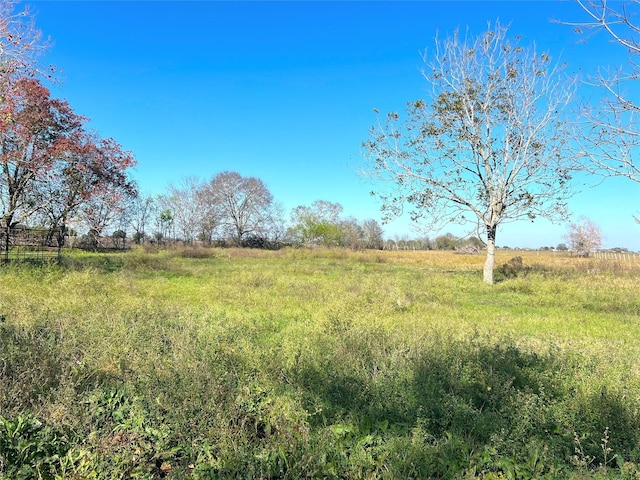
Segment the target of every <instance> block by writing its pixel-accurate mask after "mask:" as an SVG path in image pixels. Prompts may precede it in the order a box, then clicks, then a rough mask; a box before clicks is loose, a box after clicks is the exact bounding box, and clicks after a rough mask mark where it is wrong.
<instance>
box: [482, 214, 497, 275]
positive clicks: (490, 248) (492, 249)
mask: <svg viewBox="0 0 640 480" xmlns="http://www.w3.org/2000/svg"><path fill="white" fill-rule="evenodd" d="M495 262H496V226H495V225H491V226H490V225H487V258H486V260H485V261H484V269H483V270H482V280H483V281H484V283H486V284H487V285H493V266H494V264H495Z"/></svg>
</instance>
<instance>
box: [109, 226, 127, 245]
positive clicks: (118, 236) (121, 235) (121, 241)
mask: <svg viewBox="0 0 640 480" xmlns="http://www.w3.org/2000/svg"><path fill="white" fill-rule="evenodd" d="M111 239H112V240H113V248H116V249H120V250H124V249H125V248H126V246H127V244H126V239H127V232H125V231H124V230H115V231H114V232H113V233H112V234H111Z"/></svg>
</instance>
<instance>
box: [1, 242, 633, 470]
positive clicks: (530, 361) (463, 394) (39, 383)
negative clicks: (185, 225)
mask: <svg viewBox="0 0 640 480" xmlns="http://www.w3.org/2000/svg"><path fill="white" fill-rule="evenodd" d="M515 257H519V258H515ZM482 261H483V258H481V256H470V255H455V254H453V253H441V252H348V251H346V250H302V249H301V250H295V249H291V250H282V251H276V252H267V251H259V250H248V249H238V250H234V249H225V250H222V249H209V250H197V249H183V250H179V249H176V250H170V251H152V250H150V251H144V250H142V249H139V250H134V251H132V252H128V253H124V254H117V255H116V254H90V255H89V254H82V255H80V254H78V255H75V256H73V257H70V258H66V259H65V261H64V263H63V265H40V266H33V265H19V264H9V265H4V266H3V267H2V268H1V269H0V478H7V479H31V478H41V479H118V478H123V479H124V478H142V479H159V478H175V479H182V478H194V479H214V478H261V479H268V478H271V479H275V478H280V479H285V478H290V479H298V478H328V479H330V478H336V479H338V478H340V479H345V478H346V479H374V478H381V479H398V478H402V479H409V478H416V479H417V478H460V479H471V478H485V479H516V478H517V479H520V478H523V479H525V478H554V479H555V478H572V479H585V478H625V479H632V478H640V362H639V361H638V359H639V358H640V342H638V338H640V295H638V291H639V287H640V280H639V278H640V277H639V274H640V265H639V264H634V263H633V262H627V263H616V262H613V261H604V260H595V259H588V258H587V259H585V258H570V257H561V256H559V255H558V256H557V257H556V256H553V254H542V253H540V254H537V253H536V252H502V251H501V252H499V254H498V258H497V259H496V265H500V267H499V269H498V271H497V273H496V279H497V280H499V281H498V282H497V284H496V285H494V286H487V285H485V284H483V283H482V281H481V279H482Z"/></svg>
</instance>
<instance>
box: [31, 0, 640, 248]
mask: <svg viewBox="0 0 640 480" xmlns="http://www.w3.org/2000/svg"><path fill="white" fill-rule="evenodd" d="M24 3H28V4H30V5H31V7H32V9H33V11H34V12H35V13H36V14H37V17H36V24H37V26H38V28H39V29H40V30H42V32H43V34H44V35H46V36H50V37H51V40H52V42H53V45H52V47H51V48H50V49H49V51H48V52H47V54H46V56H45V58H44V59H43V60H44V61H45V62H47V63H51V64H55V65H56V66H57V67H58V68H59V69H61V73H60V79H61V80H62V84H60V85H54V86H52V87H51V88H52V93H53V95H54V96H57V97H60V98H66V99H67V100H68V101H69V103H70V105H71V106H72V107H73V108H74V110H75V111H76V112H77V113H79V114H82V115H85V116H87V117H89V118H90V119H91V123H90V125H91V127H92V128H93V129H95V130H97V131H98V132H99V133H100V134H101V135H102V136H103V137H113V138H114V139H116V141H118V142H119V143H120V144H121V145H122V146H123V147H124V148H125V149H127V150H131V151H132V152H133V153H134V154H135V156H136V158H137V160H138V166H137V167H136V169H135V171H134V177H135V179H136V180H137V181H138V183H139V185H140V187H141V190H142V191H143V192H144V193H146V194H157V193H162V192H163V191H164V190H165V189H166V187H167V185H168V184H169V182H174V183H178V182H179V181H180V179H181V178H183V177H187V176H196V177H200V178H203V179H208V178H211V177H212V176H213V175H215V174H216V173H218V172H221V171H224V170H232V171H237V172H239V173H240V174H242V175H244V176H256V177H258V178H260V179H262V180H263V181H264V182H265V183H266V184H267V186H268V187H269V189H270V191H271V192H272V193H273V195H274V197H275V199H276V200H277V201H279V202H281V203H282V204H283V206H284V207H285V209H286V210H287V211H288V210H290V209H291V208H294V207H296V206H297V205H309V204H311V203H312V202H313V201H314V200H317V199H324V200H329V201H332V202H338V203H340V204H342V205H343V207H344V213H345V215H352V216H354V217H356V218H358V219H360V220H364V219H367V218H375V219H380V213H379V204H378V203H377V202H376V200H375V199H373V198H371V197H370V196H369V194H368V192H369V191H370V190H371V189H372V186H371V185H370V184H367V183H366V182H365V181H364V180H363V179H362V178H361V177H360V176H359V175H358V172H357V169H358V164H359V163H361V161H362V160H361V149H360V145H361V142H362V141H363V140H366V139H367V135H368V129H369V127H370V125H371V124H372V122H373V121H374V120H375V114H374V112H373V109H374V108H378V109H380V111H382V112H386V111H399V110H402V109H403V108H404V105H405V102H406V101H408V100H412V99H417V98H421V97H424V94H425V87H426V85H425V82H424V80H423V78H422V77H421V75H420V68H421V62H422V60H421V52H423V51H424V50H425V48H427V47H431V46H432V45H433V39H434V37H435V35H436V33H437V32H439V34H440V36H443V35H446V34H447V33H450V32H452V31H453V30H454V29H456V28H457V27H461V28H466V27H469V28H470V30H471V31H472V32H478V33H479V32H481V31H482V30H483V29H484V28H486V25H487V22H488V21H495V20H496V19H498V18H499V19H500V21H501V23H503V24H505V23H510V24H511V32H512V33H513V34H514V35H516V34H517V35H522V36H523V38H524V39H525V41H526V43H528V42H534V41H535V42H536V44H537V46H538V49H539V50H547V51H548V52H549V54H550V55H551V56H552V57H554V58H558V57H561V58H562V59H563V60H564V61H566V62H568V64H569V68H570V70H571V71H575V72H581V73H585V72H591V71H594V69H595V68H596V67H597V65H598V64H599V63H604V62H605V61H606V62H607V63H611V64H615V63H623V62H625V61H626V55H625V52H624V51H623V50H622V49H621V48H619V47H617V46H616V45H611V44H610V43H609V42H607V38H606V37H604V36H597V37H594V38H593V39H591V40H590V41H589V43H588V44H580V43H578V37H577V36H576V35H575V34H574V33H573V31H572V29H571V27H568V26H566V25H559V24H556V23H552V22H551V21H550V19H551V18H558V19H562V20H578V19H583V18H584V17H583V13H582V11H581V9H580V7H579V6H578V5H577V4H576V3H574V2H571V1H569V2H567V1H535V2H534V1H497V2H485V1H414V2H383V1H378V2H365V1H354V2H339V1H327V2H309V1H300V2H285V1H278V2H258V1H254V2H244V1H239V2H238V1H237V2H217V1H196V2H185V1H142V2H133V1H92V2H88V1H54V0H52V1H32V2H28V1H26V0H25V2H24ZM570 207H571V210H572V212H574V214H575V218H577V217H578V216H580V215H585V216H588V217H589V218H591V219H592V220H593V221H594V222H595V223H597V224H598V225H600V227H601V228H602V230H603V232H604V234H605V246H606V247H613V246H625V247H628V248H632V249H634V250H640V225H638V224H635V223H634V222H633V220H632V215H634V214H637V213H638V212H639V211H640V184H637V183H633V182H630V181H628V180H609V181H607V182H605V183H604V184H602V185H600V186H599V187H597V188H596V189H592V188H585V189H584V190H583V192H582V193H580V194H578V195H577V196H576V197H574V199H573V200H572V202H571V204H570ZM384 228H385V231H386V233H387V235H388V236H389V237H392V238H393V237H395V236H396V235H397V236H402V235H408V236H409V237H414V236H415V235H416V234H415V233H413V232H412V229H411V224H410V222H409V220H408V219H399V220H397V221H394V222H392V223H391V224H389V225H386V226H385V227H384ZM449 231H452V232H453V233H462V230H460V231H459V232H458V231H457V230H456V228H454V227H452V228H450V229H449ZM565 231H566V224H561V225H552V224H550V223H548V222H546V221H536V222H535V223H534V224H531V223H530V222H522V223H513V224H506V225H505V226H504V227H503V228H502V229H501V230H499V231H498V237H497V243H498V245H509V246H521V247H533V248H537V247H540V246H543V245H557V244H558V243H560V242H562V241H563V238H562V237H563V235H564V233H565ZM437 233H438V232H432V234H431V236H435V235H436V234H437ZM441 233H444V232H441Z"/></svg>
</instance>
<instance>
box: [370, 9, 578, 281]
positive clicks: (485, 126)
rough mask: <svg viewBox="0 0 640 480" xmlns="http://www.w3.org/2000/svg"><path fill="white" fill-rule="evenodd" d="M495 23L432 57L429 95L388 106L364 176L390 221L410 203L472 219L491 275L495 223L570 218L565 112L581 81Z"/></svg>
mask: <svg viewBox="0 0 640 480" xmlns="http://www.w3.org/2000/svg"><path fill="white" fill-rule="evenodd" d="M507 31H508V29H507V28H506V27H503V26H501V25H500V24H499V23H497V22H496V23H495V24H494V25H493V26H491V25H489V28H488V30H487V31H486V32H485V33H483V34H482V35H480V36H478V37H476V38H471V37H469V36H468V34H467V35H466V34H464V33H460V32H459V31H456V32H455V33H454V34H453V36H451V37H449V38H447V39H445V40H444V41H438V40H436V42H435V43H436V45H435V50H434V51H433V52H427V53H426V54H425V56H424V61H425V69H424V71H423V75H424V78H425V79H426V81H427V83H428V85H429V87H430V90H431V95H430V98H428V99H427V100H426V101H425V100H416V101H412V102H408V104H407V117H406V119H402V118H401V116H400V115H399V114H397V113H390V114H388V115H387V117H386V120H385V121H384V122H383V121H378V123H377V124H375V125H374V126H373V127H372V128H371V132H370V138H369V140H368V141H366V142H364V143H363V147H364V150H365V153H364V154H365V158H366V159H367V160H368V163H367V167H366V168H365V171H364V174H365V175H367V176H369V177H370V178H372V179H374V180H384V181H386V182H387V183H386V185H389V186H390V188H389V189H386V190H380V191H375V192H373V194H374V195H376V196H378V197H379V198H380V199H381V200H382V211H383V214H384V215H385V218H386V219H389V218H392V217H394V216H396V215H399V214H401V213H402V212H403V210H404V208H405V206H406V205H410V206H412V208H413V209H412V210H411V211H410V214H411V218H412V219H413V220H414V221H417V220H422V219H428V220H430V225H431V226H432V227H434V228H438V229H441V228H442V227H443V226H444V224H446V223H448V222H452V221H453V222H458V223H465V222H468V221H471V222H472V223H473V224H475V225H476V228H478V229H479V230H481V231H482V232H483V235H484V236H485V237H486V244H487V257H486V261H485V265H484V273H483V279H484V281H485V282H486V283H488V284H491V283H493V267H494V258H495V241H496V231H497V228H498V226H499V225H501V224H503V223H505V222H507V221H514V220H518V219H531V220H533V219H535V218H536V217H539V216H540V217H545V218H548V219H551V220H559V219H562V218H563V217H565V216H566V200H567V198H568V196H569V195H570V189H569V180H570V172H571V166H572V165H573V163H574V162H572V161H571V158H570V157H569V156H570V152H569V149H568V148H567V144H566V142H567V140H568V137H569V132H568V129H569V123H568V122H566V119H565V118H564V117H563V112H564V111H565V108H566V107H567V106H568V105H569V103H570V102H571V100H572V96H573V90H574V88H573V81H572V80H570V79H565V78H563V77H562V75H561V73H562V72H561V71H562V68H563V66H562V65H557V64H554V63H553V62H552V61H551V58H550V57H549V55H548V54H546V53H538V52H537V51H536V49H535V47H530V48H525V47H523V46H521V45H520V43H519V37H515V38H514V39H513V40H511V39H509V38H508V37H507Z"/></svg>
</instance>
